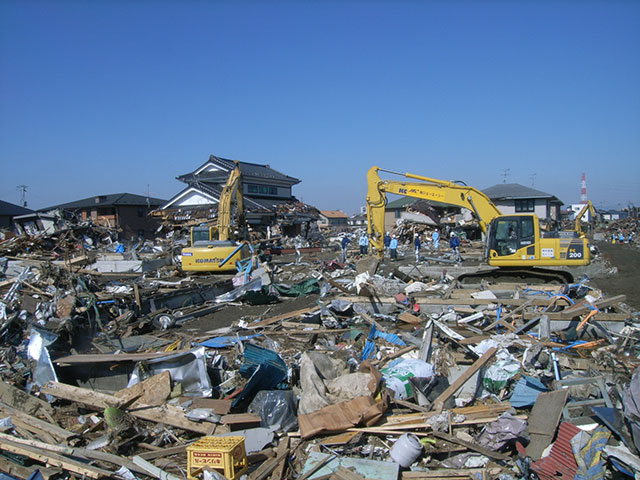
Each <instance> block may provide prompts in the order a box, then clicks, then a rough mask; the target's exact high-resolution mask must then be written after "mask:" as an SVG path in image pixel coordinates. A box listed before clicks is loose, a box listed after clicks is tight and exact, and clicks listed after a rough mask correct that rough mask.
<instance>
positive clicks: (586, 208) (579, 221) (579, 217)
mask: <svg viewBox="0 0 640 480" xmlns="http://www.w3.org/2000/svg"><path fill="white" fill-rule="evenodd" d="M587 211H589V214H590V215H591V218H590V222H591V221H593V220H595V218H596V209H595V208H594V206H593V204H592V203H591V200H587V203H585V205H584V207H582V209H581V210H580V211H579V212H578V214H577V215H576V225H575V229H576V233H577V234H578V236H579V237H580V238H584V237H586V236H587V234H586V233H585V232H584V231H583V230H582V217H583V216H584V214H585V213H587Z"/></svg>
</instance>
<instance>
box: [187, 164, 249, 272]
mask: <svg viewBox="0 0 640 480" xmlns="http://www.w3.org/2000/svg"><path fill="white" fill-rule="evenodd" d="M234 214H235V215H234ZM234 217H235V220H236V221H235V225H234V221H233V220H234ZM246 229H247V226H246V220H245V217H244V198H243V196H242V172H241V171H240V162H238V161H236V162H235V167H234V169H233V170H232V171H231V173H230V174H229V178H228V180H227V183H226V184H225V186H224V187H223V189H222V193H221V194H220V202H219V203H218V220H217V225H216V227H212V226H202V227H192V228H191V246H190V247H188V248H183V249H182V270H185V271H188V272H229V271H235V270H236V262H238V261H241V260H244V259H245V258H249V257H250V256H251V250H250V247H249V244H248V243H247V242H246V241H241V242H237V241H236V240H237V239H238V238H237V237H241V236H243V235H244V236H246ZM236 231H237V232H238V233H237V234H236V233H235V232H236ZM216 238H217V239H216Z"/></svg>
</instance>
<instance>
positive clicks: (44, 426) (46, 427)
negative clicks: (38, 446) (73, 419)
mask: <svg viewBox="0 0 640 480" xmlns="http://www.w3.org/2000/svg"><path fill="white" fill-rule="evenodd" d="M0 409H1V410H2V411H4V412H6V413H8V414H9V415H11V417H12V418H16V419H19V420H21V421H22V422H24V423H25V424H27V425H28V426H29V427H30V428H28V430H29V431H33V429H36V431H38V430H42V431H44V432H47V433H48V434H49V435H52V436H53V437H55V438H57V439H59V440H68V439H69V438H71V437H75V435H76V434H75V433H73V432H69V431H68V430H65V429H64V428H60V427H59V426H58V425H53V424H51V423H49V422H45V421H44V420H40V419H39V418H36V417H34V416H31V415H28V414H26V413H23V412H21V411H20V410H18V409H15V408H13V407H10V406H9V405H7V404H6V403H2V402H0Z"/></svg>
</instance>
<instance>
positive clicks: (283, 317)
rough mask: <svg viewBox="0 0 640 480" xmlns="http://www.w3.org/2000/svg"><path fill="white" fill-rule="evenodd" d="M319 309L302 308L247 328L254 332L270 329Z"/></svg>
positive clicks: (255, 323) (252, 324) (266, 319)
mask: <svg viewBox="0 0 640 480" xmlns="http://www.w3.org/2000/svg"><path fill="white" fill-rule="evenodd" d="M317 309H318V307H309V308H302V309H300V310H294V311H293V312H287V313H283V314H282V315H276V316H275V317H269V318H265V319H264V320H262V321H260V322H254V323H251V324H249V325H247V328H248V329H250V330H253V329H256V328H262V327H268V326H269V325H273V324H274V323H278V322H279V321H281V320H286V319H288V318H294V317H299V316H301V315H304V314H305V313H309V312H312V311H314V310H317Z"/></svg>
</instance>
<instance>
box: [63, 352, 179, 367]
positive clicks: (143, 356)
mask: <svg viewBox="0 0 640 480" xmlns="http://www.w3.org/2000/svg"><path fill="white" fill-rule="evenodd" d="M187 351H188V350H176V351H174V352H151V353H116V354H113V353H84V354H78V355H68V356H66V357H60V358H57V359H55V360H54V362H55V363H56V364H58V365H62V364H64V365H74V364H84V363H118V362H140V361H143V360H153V359H154V358H160V357H166V356H168V355H174V354H176V353H182V352H187Z"/></svg>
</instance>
